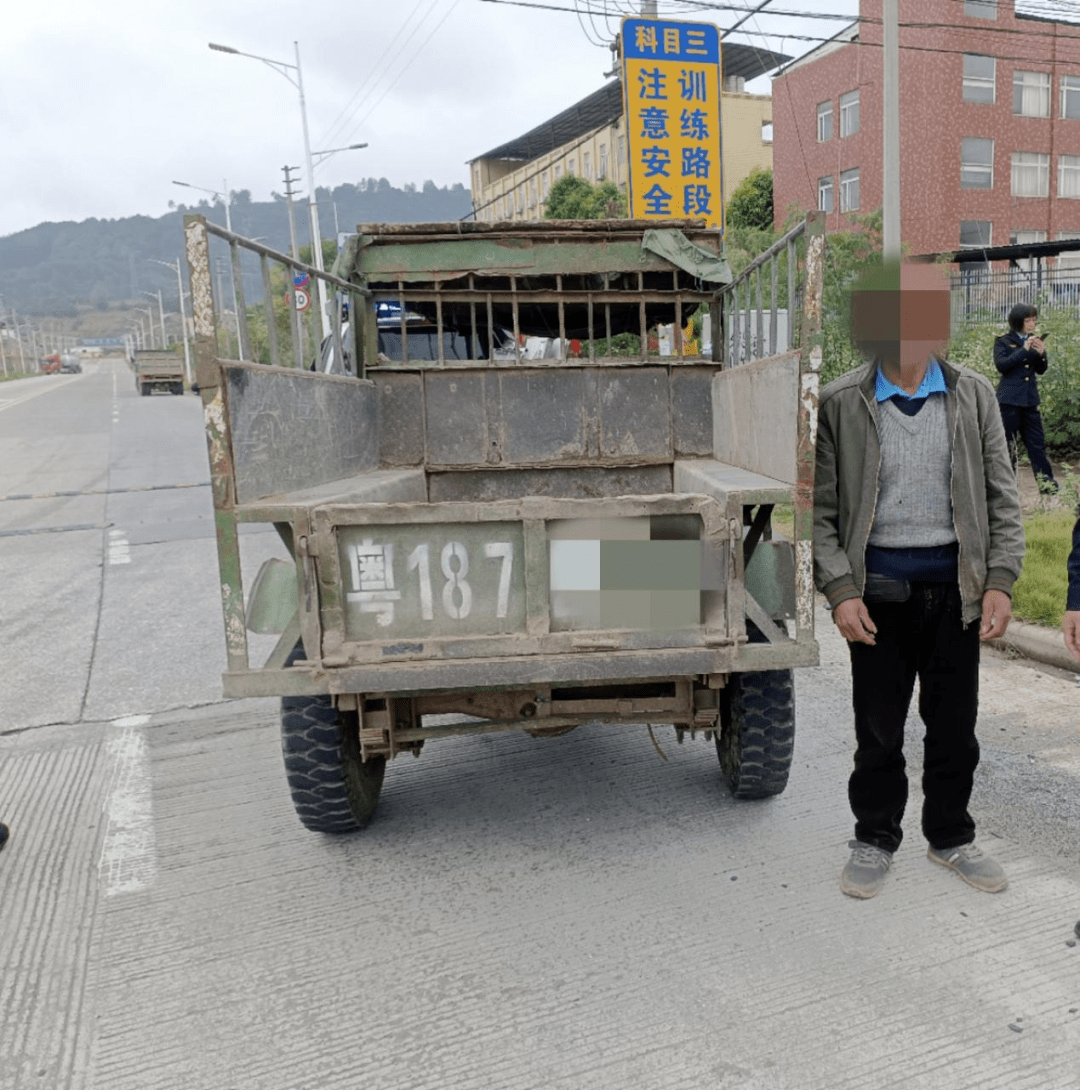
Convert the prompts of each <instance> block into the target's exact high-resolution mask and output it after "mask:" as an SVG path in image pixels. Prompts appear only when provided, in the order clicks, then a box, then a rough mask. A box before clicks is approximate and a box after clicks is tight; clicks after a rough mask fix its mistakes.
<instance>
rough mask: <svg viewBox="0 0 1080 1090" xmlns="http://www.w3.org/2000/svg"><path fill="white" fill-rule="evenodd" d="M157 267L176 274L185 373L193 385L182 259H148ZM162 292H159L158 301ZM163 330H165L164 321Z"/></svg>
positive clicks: (189, 383) (189, 382)
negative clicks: (181, 267)
mask: <svg viewBox="0 0 1080 1090" xmlns="http://www.w3.org/2000/svg"><path fill="white" fill-rule="evenodd" d="M146 260H147V261H152V262H153V263H154V264H155V265H164V266H165V268H166V269H172V271H173V272H174V273H176V293H177V295H178V296H179V297H180V304H179V305H180V335H181V336H182V337H183V338H184V373H185V374H186V375H187V380H188V385H189V386H190V385H191V349H190V348H189V347H188V331H187V314H186V313H185V312H184V278H183V277H182V276H181V275H180V258H177V259H176V260H175V261H159V260H158V259H157V258H156V257H148V258H147V259H146ZM160 298H161V292H160V291H159V292H158V299H159V300H160ZM162 328H163V329H164V328H165V324H164V319H163V320H162Z"/></svg>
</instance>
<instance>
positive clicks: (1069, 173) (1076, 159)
mask: <svg viewBox="0 0 1080 1090" xmlns="http://www.w3.org/2000/svg"><path fill="white" fill-rule="evenodd" d="M1057 195H1058V196H1059V197H1072V198H1073V199H1075V198H1077V197H1080V155H1059V156H1058V191H1057Z"/></svg>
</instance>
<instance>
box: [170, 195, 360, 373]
mask: <svg viewBox="0 0 1080 1090" xmlns="http://www.w3.org/2000/svg"><path fill="white" fill-rule="evenodd" d="M184 233H185V238H186V247H187V259H188V270H189V273H190V275H191V282H192V305H193V307H196V306H200V307H202V312H203V313H202V318H203V326H204V328H205V327H206V325H207V321H210V322H212V321H213V313H214V298H213V277H212V275H211V272H210V267H211V266H210V248H209V236H213V237H214V238H218V239H221V240H222V241H223V242H225V243H227V244H228V247H229V253H230V262H229V266H230V275H231V278H232V284H231V287H232V295H233V298H234V299H235V300H236V335H237V346H236V347H237V357H236V358H237V359H238V360H241V361H248V362H253V363H254V362H264V363H269V364H270V365H271V366H275V367H277V366H286V367H290V366H291V367H304V366H307V365H309V364H310V363H312V362H314V361H315V360H316V359H318V356H319V343H318V333H317V332H315V333H314V334H313V335H312V341H313V344H312V345H311V347H310V348H309V347H308V346H307V341H306V338H305V335H304V331H303V322H302V314H303V311H302V310H301V308H300V307H299V306H298V305H297V283H296V282H297V281H298V280H303V279H304V278H305V277H306V278H308V279H309V280H318V281H319V282H320V283H321V284H323V285H324V288H325V289H326V294H327V295H329V296H330V297H331V298H332V297H333V296H334V295H335V293H338V294H341V295H343V296H344V298H346V299H348V300H349V301H350V302H351V305H352V306H353V307H354V308H356V309H359V302H360V299H361V298H362V297H363V296H364V295H366V294H367V293H366V292H365V291H364V290H363V289H362V288H358V287H357V286H356V285H355V284H350V283H349V282H348V281H345V280H342V279H341V278H340V277H337V276H335V275H334V274H333V273H329V272H325V271H323V270H321V269H317V268H315V267H314V266H313V265H309V264H307V263H306V262H304V261H300V260H299V259H297V258H294V257H291V256H290V255H288V254H283V253H281V252H280V251H278V250H274V249H272V248H271V247H269V246H264V245H263V244H262V243H260V242H256V241H255V240H253V239H248V238H244V237H243V236H241V235H237V234H234V233H233V232H232V231H227V230H226V229H225V228H224V227H219V226H218V225H217V224H215V223H211V222H210V221H209V220H207V219H206V217H205V216H199V215H186V216H185V217H184ZM243 252H247V253H249V254H251V255H253V256H255V257H257V258H258V260H259V266H260V270H261V273H262V285H263V315H264V321H265V327H266V341H267V344H266V352H265V358H261V359H260V358H257V357H258V356H259V355H260V353H256V352H255V351H254V347H253V338H252V329H251V317H252V316H251V314H250V313H249V310H248V306H247V301H246V298H245V291H244V278H243V275H242V271H241V254H242V253H243ZM274 267H277V269H278V270H280V272H281V273H282V274H284V285H285V289H286V292H287V296H288V298H287V304H288V311H289V327H290V332H291V339H292V344H291V349H292V351H291V354H288V353H286V352H285V350H284V349H285V346H284V345H282V344H281V342H280V340H279V338H278V330H277V322H276V321H275V314H274V306H273V303H274V299H275V297H276V296H277V295H279V294H280V292H278V291H275V289H274V284H273V277H272V276H271V270H272V269H273V268H274ZM196 281H198V283H199V285H200V289H201V290H200V295H199V296H198V297H196V295H195V283H196ZM299 290H301V291H303V290H304V289H303V288H302V287H301V288H300V289H299ZM221 294H222V293H221V292H219V295H221ZM311 294H312V295H315V294H316V293H311ZM316 297H317V295H316ZM224 304H225V300H224V298H219V299H218V300H217V306H218V309H219V310H224ZM208 315H209V318H208ZM194 322H195V326H196V328H198V324H199V315H198V314H195V315H194ZM315 326H316V329H318V328H319V323H318V321H316V323H315ZM330 337H331V342H332V344H333V345H334V348H335V350H336V351H337V353H338V358H339V359H341V358H343V356H344V355H345V351H344V339H343V329H342V321H341V310H340V308H335V313H334V321H332V322H331V333H330Z"/></svg>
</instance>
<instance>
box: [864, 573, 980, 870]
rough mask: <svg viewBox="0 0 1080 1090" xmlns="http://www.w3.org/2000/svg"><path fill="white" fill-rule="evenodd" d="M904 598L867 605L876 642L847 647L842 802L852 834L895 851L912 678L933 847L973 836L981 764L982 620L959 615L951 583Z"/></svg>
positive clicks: (926, 586) (921, 587) (926, 830)
mask: <svg viewBox="0 0 1080 1090" xmlns="http://www.w3.org/2000/svg"><path fill="white" fill-rule="evenodd" d="M911 586H912V594H911V597H910V598H909V599H908V601H906V602H881V603H874V602H867V603H866V608H867V610H868V611H869V613H870V616H871V617H872V618H873V621H874V624H876V625H877V637H876V641H877V642H876V643H875V645H874V646H873V647H871V646H869V645H868V644H864V643H852V644H850V645H849V646H850V649H851V680H852V695H853V699H854V705H855V739H856V752H855V770H854V771H853V772H852V774H851V779H850V781H849V783H848V799H849V801H850V803H851V809H852V812H853V813H854V815H855V839H856V840H860V841H862V842H864V843H866V844H873V845H875V846H877V847H879V848H884V849H885V850H886V851H890V852H894V851H896V849H897V848H898V847H899V846H900V841H901V840H902V839H903V830H902V829H901V824H900V823H901V819H902V818H903V816H904V808H905V806H906V805H907V795H908V781H907V774H906V772H905V762H904V748H903V747H904V721H905V720H906V719H907V713H908V707H909V705H910V703H911V696H912V693H913V691H914V687H915V679H916V678H918V681H919V715H920V717H921V718H922V721H923V723H924V724H925V727H926V735H925V738H924V740H923V783H922V786H923V811H922V831H923V835H924V836H925V837H926V839H927V840H928V841H929V842H930V844H931V845H932V846H933V847H935V848H952V847H955V846H956V845H958V844H967V843H968V842H970V841H971V840H974V838H975V822H974V821H973V820H972V818H971V815H970V814H969V813H968V810H967V806H968V800H969V799H970V798H971V786H972V780H973V778H974V774H975V768H976V766H977V765H978V763H979V743H978V742H977V741H976V739H975V720H976V717H977V714H978V707H979V622H978V621H975V622H973V623H972V624H970V625H965V624H964V623H963V620H962V613H961V602H960V590H959V587H957V586H956V585H955V584H953V583H912V584H911Z"/></svg>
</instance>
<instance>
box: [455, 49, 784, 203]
mask: <svg viewBox="0 0 1080 1090" xmlns="http://www.w3.org/2000/svg"><path fill="white" fill-rule="evenodd" d="M722 51H723V70H724V86H723V94H722V96H721V99H720V123H721V127H722V130H723V132H722V141H723V148H722V153H723V163H724V171H723V185H724V199H725V200H727V199H728V198H730V196H731V194H732V193H733V192H734V190H735V189H736V188H737V187H738V185H739V183H740V182H741V181H742V180H743V179H744V178H745V177H746V176H747V175H748V174H749V173H750V172H751V171H752V170H753V169H754V168H755V167H762V168H764V169H766V170H771V169H772V97H771V96H770V95H751V94H747V93H746V92H745V91H744V90H743V87H744V86H745V83H746V81H747V80H748V79H753V78H755V77H756V76H760V75H764V74H765V73H766V72H769V71H771V70H772V69H773V68H776V67H778V66H779V65H781V64H785V63H787V61H788V60H790V58H789V57H785V56H784V55H783V54H781V53H771V52H769V51H768V50H762V49H754V48H751V47H749V46H740V45H733V44H731V43H728V42H724V43H723V45H722ZM469 168H470V179H471V189H472V199H473V211H474V215H475V218H476V219H478V220H486V221H488V222H495V221H497V220H536V219H543V218H544V204H545V201H546V200H547V195H548V193H549V192H550V190H551V186H552V185H553V184H554V183H555V182H557V181H558V180H559V178H561V177H562V176H563V174H576V175H578V176H579V177H582V178H585V179H586V180H587V181H590V182H594V183H595V182H602V181H610V182H614V183H615V185H617V186H618V187H619V188H620V189H621V190H622V191H623V192H624V193H625V192H626V188H627V183H628V178H629V170H628V164H627V160H626V117H625V115H624V113H623V93H622V83H621V81H620V80H618V79H614V80H611V81H610V82H609V83H607V84H605V85H604V86H603V87H602V88H600V90H599V91H594V92H593V93H592V94H591V95H589V96H588V97H587V98H583V99H582V100H581V101H580V102H577V103H575V104H574V105H573V106H571V107H570V108H569V109H567V110H563V111H562V113H560V114H556V115H555V117H552V118H550V119H549V120H547V121H545V122H543V124H541V125H537V126H536V128H534V129H530V130H529V132H527V133H525V134H524V135H522V136H518V137H516V138H514V139H513V140H509V141H507V142H506V143H505V144H500V145H499V146H498V147H497V148H493V149H492V150H491V151H489V152H486V153H485V154H484V155H480V156H478V157H477V158H475V159H472V160H470V161H469Z"/></svg>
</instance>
